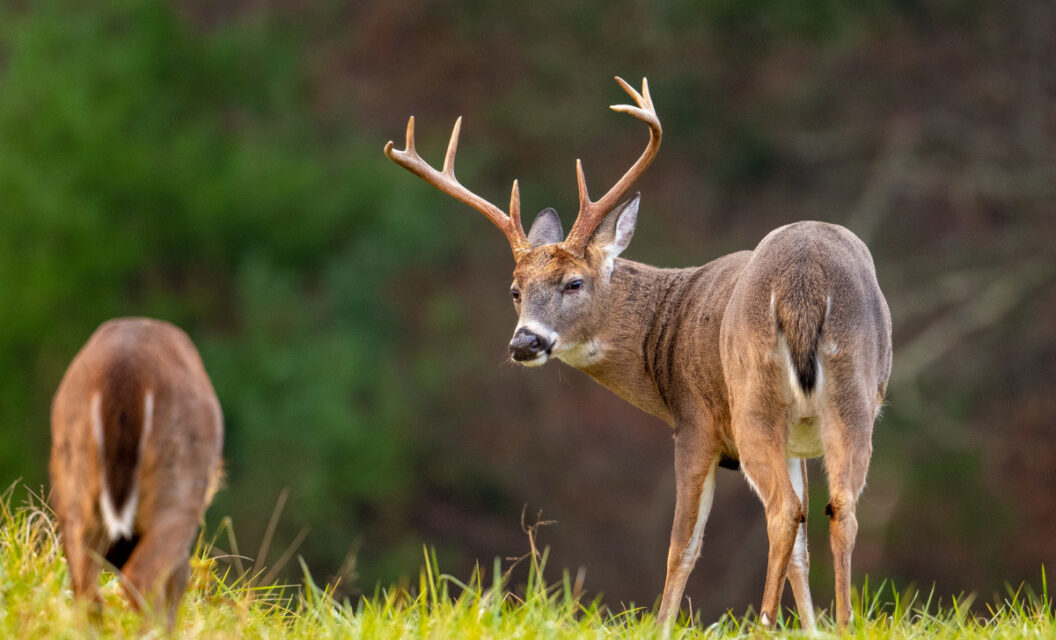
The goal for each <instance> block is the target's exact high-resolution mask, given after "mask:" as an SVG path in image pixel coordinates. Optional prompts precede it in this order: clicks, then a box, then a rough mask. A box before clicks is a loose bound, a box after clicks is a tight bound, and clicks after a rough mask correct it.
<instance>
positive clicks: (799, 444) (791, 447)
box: [787, 417, 823, 458]
mask: <svg viewBox="0 0 1056 640" xmlns="http://www.w3.org/2000/svg"><path fill="white" fill-rule="evenodd" d="M818 422H819V421H818V419H817V418H813V417H811V418H803V419H802V420H797V421H794V422H792V423H791V424H789V426H788V447H787V451H788V457H789V458H817V457H818V456H820V455H821V454H822V453H823V449H822V446H821V428H820V427H819V426H818Z"/></svg>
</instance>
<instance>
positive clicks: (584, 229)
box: [565, 76, 663, 251]
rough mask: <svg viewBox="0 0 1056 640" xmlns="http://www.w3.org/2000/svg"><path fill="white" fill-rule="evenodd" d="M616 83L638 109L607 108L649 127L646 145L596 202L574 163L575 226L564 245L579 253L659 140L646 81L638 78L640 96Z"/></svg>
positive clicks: (618, 79)
mask: <svg viewBox="0 0 1056 640" xmlns="http://www.w3.org/2000/svg"><path fill="white" fill-rule="evenodd" d="M616 82H618V83H619V85H620V87H621V88H623V90H624V91H626V92H627V93H628V94H629V95H630V96H631V97H632V98H633V99H634V101H635V103H637V105H638V106H636V107H635V106H631V105H629V104H617V105H612V106H611V107H609V108H610V109H612V110H613V111H619V112H621V113H627V114H630V115H632V116H634V117H635V118H637V119H639V120H641V121H642V122H644V123H646V124H647V125H649V143H648V145H646V147H645V151H643V152H642V155H641V156H640V157H639V158H638V160H637V161H636V162H635V163H634V164H633V165H632V166H631V168H630V169H628V170H627V173H625V174H624V175H623V177H622V178H620V179H619V180H618V181H617V182H616V184H615V185H613V187H612V188H611V189H609V192H608V193H606V194H605V195H604V196H602V197H601V199H600V200H598V201H597V202H591V201H590V196H589V195H588V194H587V181H586V178H585V177H584V175H583V163H582V162H580V161H579V160H576V182H577V184H578V187H579V215H578V216H577V217H576V222H575V223H574V224H573V225H572V229H571V230H570V231H569V232H568V237H567V238H566V239H565V244H566V245H568V246H569V248H571V249H573V250H576V251H582V250H583V248H584V247H586V244H587V241H588V240H590V236H591V234H593V233H594V230H595V229H597V228H598V225H599V224H601V221H602V220H604V219H605V216H606V215H607V214H608V213H609V212H610V211H612V209H613V208H614V207H615V206H616V205H617V204H618V203H619V201H620V200H621V199H622V198H623V197H624V196H625V195H626V194H627V191H628V190H630V188H631V185H632V184H634V181H635V180H637V179H638V177H639V176H640V175H642V173H643V172H644V171H645V170H646V168H647V167H648V166H649V165H650V164H651V163H652V161H653V159H654V158H655V157H656V153H657V151H658V150H659V149H660V138H661V137H662V136H663V129H662V128H661V127H660V117H659V116H657V115H656V107H654V106H653V99H652V96H650V95H649V81H648V80H646V79H645V78H642V92H641V93H638V92H637V91H635V89H634V87H632V86H631V85H629V84H627V82H625V81H624V79H623V78H621V77H619V76H616Z"/></svg>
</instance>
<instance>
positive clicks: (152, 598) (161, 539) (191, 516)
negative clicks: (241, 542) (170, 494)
mask: <svg viewBox="0 0 1056 640" xmlns="http://www.w3.org/2000/svg"><path fill="white" fill-rule="evenodd" d="M196 515H197V514H195V513H193V512H190V511H187V512H183V511H173V512H168V513H165V514H163V515H162V516H161V517H159V518H157V519H156V520H153V521H152V522H151V523H150V526H148V527H147V528H146V531H145V533H143V534H142V537H141V538H140V541H139V544H137V545H136V550H135V551H133V552H132V556H131V557H130V558H129V560H128V563H127V564H126V565H125V567H124V569H123V571H122V573H123V574H124V579H125V582H124V586H125V592H126V594H127V596H128V600H129V602H130V603H132V605H133V606H134V607H136V608H140V609H143V608H145V609H146V610H147V611H149V612H150V613H151V614H152V615H155V616H161V615H163V614H166V613H167V614H168V624H169V627H170V628H171V627H172V626H173V625H174V624H175V614H176V610H177V607H178V605H179V601H180V598H181V597H182V596H183V588H184V587H185V586H186V584H187V576H188V571H189V565H188V562H189V561H190V547H191V543H192V542H193V541H194V535H195V531H196V530H197V528H198V520H197V518H196Z"/></svg>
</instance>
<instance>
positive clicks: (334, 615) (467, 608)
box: [0, 491, 1056, 639]
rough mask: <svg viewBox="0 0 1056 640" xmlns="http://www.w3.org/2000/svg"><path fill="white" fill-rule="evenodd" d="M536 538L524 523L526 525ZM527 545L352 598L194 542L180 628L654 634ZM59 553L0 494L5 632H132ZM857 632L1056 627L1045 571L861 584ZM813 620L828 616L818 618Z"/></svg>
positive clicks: (343, 634)
mask: <svg viewBox="0 0 1056 640" xmlns="http://www.w3.org/2000/svg"><path fill="white" fill-rule="evenodd" d="M530 535H531V534H530ZM529 545H530V547H531V548H532V550H533V553H530V554H529V555H528V556H526V558H525V559H522V561H527V562H528V563H529V564H530V567H529V569H530V570H529V574H528V579H527V583H526V584H524V585H521V586H517V587H514V586H513V585H511V584H510V583H509V569H507V570H505V571H504V570H503V569H502V566H501V564H500V563H499V561H498V560H496V561H495V564H494V567H493V569H492V571H491V575H490V576H487V575H485V573H484V572H483V571H479V570H478V571H476V572H474V574H473V575H472V576H471V577H470V579H469V580H468V581H467V582H463V581H461V580H459V579H457V578H455V577H454V576H451V575H446V574H443V573H441V572H440V570H439V566H438V564H437V562H436V557H435V555H430V554H429V553H428V552H427V554H426V558H425V564H424V565H423V567H422V568H421V571H420V574H419V579H418V584H417V585H413V586H412V585H405V586H400V587H392V588H390V589H387V590H384V591H379V592H377V593H375V594H374V595H373V596H372V597H368V598H363V599H361V600H359V601H358V602H356V603H352V602H350V601H347V600H346V601H337V599H335V597H334V589H333V587H332V586H330V585H326V586H320V585H318V584H317V583H316V582H315V581H314V580H313V578H312V576H311V574H310V573H309V572H308V570H307V567H305V566H304V565H303V563H302V570H303V584H301V585H298V586H277V585H270V584H260V583H259V574H256V575H251V574H249V573H238V572H235V571H233V570H232V567H230V566H228V565H226V564H225V563H224V560H222V559H220V558H222V557H223V555H224V554H223V553H222V552H221V551H220V550H219V549H218V548H216V547H215V546H214V544H212V543H208V542H205V541H204V540H203V541H201V542H200V543H199V545H198V548H197V549H196V550H195V553H194V556H193V558H192V561H191V564H192V580H191V587H190V589H189V591H188V593H187V594H186V595H185V596H184V599H183V603H182V609H181V613H180V616H179V619H178V621H177V628H176V633H177V634H178V636H179V637H194V638H235V637H237V638H276V637H282V638H349V637H356V638H404V637H409V636H413V637H420V638H598V637H615V638H629V639H631V638H659V637H661V633H660V629H659V627H658V626H657V624H656V619H655V617H654V615H653V614H652V613H651V612H649V611H648V610H644V609H641V608H636V607H634V606H631V607H630V608H624V609H622V610H620V611H612V610H610V609H608V608H605V607H603V606H601V605H600V604H599V602H598V601H597V600H594V601H592V602H585V601H583V600H582V596H581V594H580V593H579V590H578V587H577V583H576V581H574V580H572V579H570V577H569V576H568V575H567V574H565V575H564V576H563V577H562V578H561V579H560V580H559V581H557V582H553V583H548V582H547V581H546V580H545V579H544V573H545V570H546V553H545V552H544V553H542V554H539V553H534V543H533V542H532V538H529ZM67 586H68V577H67V572H66V563H65V561H64V559H63V556H62V552H61V546H60V545H59V543H58V535H57V532H56V529H55V524H54V520H53V517H52V514H51V513H50V512H49V511H47V508H46V507H44V506H43V505H42V503H41V502H40V501H39V499H35V498H34V499H31V500H30V501H29V502H28V503H27V504H25V505H23V506H21V507H18V508H15V507H14V506H13V504H12V500H11V492H10V491H8V492H7V493H6V494H5V495H4V496H3V497H0V635H2V636H4V637H9V638H29V637H32V638H60V637H61V638H81V637H85V638H97V637H105V638H109V637H114V638H124V637H140V636H141V635H142V632H143V630H144V627H143V621H142V619H141V618H140V617H139V616H137V615H136V614H134V613H133V612H131V611H130V610H129V609H128V606H127V604H126V603H125V601H124V600H123V598H122V597H121V595H120V591H119V589H120V587H119V584H118V581H117V579H116V577H115V576H114V575H113V574H110V573H106V572H104V573H103V574H102V576H101V591H102V594H103V610H102V614H101V615H100V616H99V618H98V620H96V621H95V622H94V623H92V622H90V621H89V616H88V612H87V611H86V609H85V608H84V607H83V606H78V603H74V602H72V600H71V597H70V593H69V591H68V588H67ZM855 595H856V598H855V600H856V602H855V617H856V622H855V623H854V624H853V626H852V628H851V629H850V635H851V636H852V637H857V638H954V637H956V638H964V639H973V638H1039V637H1052V635H1053V633H1056V617H1054V615H1053V609H1052V602H1051V600H1050V598H1049V594H1048V591H1047V584H1046V582H1045V577H1044V572H1043V573H1042V590H1041V592H1040V593H1037V592H1034V591H1032V590H1031V589H1030V588H1029V587H1025V586H1021V587H1020V588H1019V589H1009V592H1008V595H1007V597H1006V598H1004V599H1003V601H1001V602H999V603H996V604H994V605H991V606H990V607H988V615H987V616H986V617H976V616H975V615H972V614H971V613H970V611H969V609H968V608H967V605H968V604H969V603H970V601H971V598H961V599H954V600H953V601H952V602H951V603H950V604H948V605H943V604H942V603H938V602H935V601H933V599H932V597H931V596H926V597H925V596H924V594H922V593H920V592H918V591H916V590H914V589H908V590H904V591H899V590H897V589H894V588H891V587H886V586H884V585H881V586H880V588H878V589H875V590H871V589H870V588H869V586H868V584H867V585H865V586H863V587H862V589H861V591H860V592H858V593H856V594H855ZM796 624H797V622H796V620H795V617H794V616H790V617H788V618H785V619H783V620H780V621H779V623H778V630H777V631H776V632H764V631H762V630H761V629H760V628H759V627H758V626H757V624H756V620H755V618H754V616H752V615H748V616H745V617H744V618H737V617H734V616H733V615H731V614H727V615H725V616H723V617H722V619H720V620H719V621H717V622H714V623H709V622H708V621H702V620H701V619H700V617H699V615H697V616H694V617H693V618H692V619H685V618H683V619H682V620H680V621H679V623H678V624H677V625H676V627H675V632H674V636H675V637H678V638H744V637H769V636H775V637H782V636H793V637H803V636H804V634H802V633H801V632H799V631H797V630H796V626H795V625H796ZM820 626H821V631H822V633H823V634H825V635H829V633H831V632H832V631H833V627H832V622H831V620H829V619H828V618H827V617H825V616H823V617H822V620H821V623H820Z"/></svg>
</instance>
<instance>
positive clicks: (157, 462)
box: [51, 318, 223, 626]
mask: <svg viewBox="0 0 1056 640" xmlns="http://www.w3.org/2000/svg"><path fill="white" fill-rule="evenodd" d="M51 437H52V445H51V484H52V501H53V504H54V506H55V514H56V515H57V516H58V520H59V527H60V529H61V531H62V539H63V545H64V548H65V551H66V560H67V563H68V565H69V572H70V578H71V581H72V582H73V592H74V595H75V596H77V597H78V598H81V599H87V600H90V601H93V602H95V603H97V604H98V603H99V602H100V596H99V590H98V574H99V570H100V568H101V564H100V560H101V559H102V558H105V559H106V561H107V562H109V563H110V565H112V566H113V567H115V568H116V569H119V570H121V573H122V574H123V579H122V584H123V586H124V590H125V593H126V596H127V597H128V599H129V602H130V603H131V604H132V606H133V607H134V608H136V609H143V608H146V609H147V610H148V611H150V612H152V613H155V614H161V613H162V612H164V611H166V609H165V608H164V607H167V613H168V616H169V618H168V621H169V625H170V626H171V625H172V624H174V622H175V616H176V608H177V605H178V604H179V601H180V597H181V596H182V595H183V592H184V590H185V589H186V587H187V579H188V576H189V574H190V564H189V557H190V547H191V544H192V543H193V542H194V537H195V532H196V530H197V528H198V522H199V520H200V519H201V517H202V515H203V513H204V511H205V508H206V506H208V503H209V502H210V500H211V499H212V494H213V492H214V491H215V489H216V484H217V483H218V481H219V476H220V474H221V460H220V451H221V448H222V445H223V424H222V417H221V414H220V403H219V402H218V401H217V399H216V393H215V392H214V391H213V386H212V384H211V383H210V382H209V376H208V375H206V373H205V367H204V366H203V365H202V360H201V358H200V357H199V355H198V351H197V350H196V349H195V348H194V344H193V343H192V342H191V340H190V338H188V337H187V334H185V333H184V332H183V331H181V330H180V329H178V328H176V327H175V326H173V325H171V324H169V323H167V322H161V321H158V320H151V319H147V318H122V319H119V320H111V321H110V322H106V323H104V324H103V325H102V326H101V327H99V329H97V330H96V332H95V333H94V334H92V337H91V338H90V339H89V340H88V343H87V344H86V345H85V346H84V347H83V348H82V349H81V351H80V353H78V354H77V357H75V358H74V360H73V363H72V364H71V365H70V368H69V369H67V371H66V375H65V376H63V379H62V383H61V384H60V385H59V389H58V391H57V392H56V393H55V399H54V400H53V402H52V406H51Z"/></svg>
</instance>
